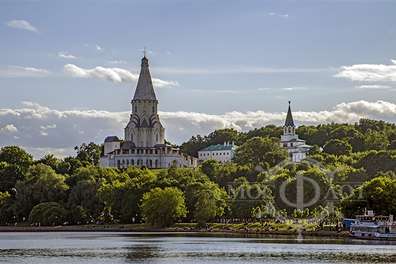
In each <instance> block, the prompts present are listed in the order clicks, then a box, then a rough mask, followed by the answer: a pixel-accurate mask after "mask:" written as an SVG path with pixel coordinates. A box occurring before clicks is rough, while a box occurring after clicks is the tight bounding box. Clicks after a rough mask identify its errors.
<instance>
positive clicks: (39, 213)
mask: <svg viewBox="0 0 396 264" xmlns="http://www.w3.org/2000/svg"><path fill="white" fill-rule="evenodd" d="M66 215H67V211H66V210H65V208H63V207H62V206H61V205H60V204H59V203H55V202H47V203H40V204H38V205H36V206H35V207H33V209H32V211H31V213H30V215H29V221H30V223H32V224H40V225H43V226H48V225H60V224H62V223H63V222H64V221H65V219H66Z"/></svg>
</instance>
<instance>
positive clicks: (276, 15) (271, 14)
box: [268, 12, 289, 18]
mask: <svg viewBox="0 0 396 264" xmlns="http://www.w3.org/2000/svg"><path fill="white" fill-rule="evenodd" d="M268 15H269V16H275V17H281V18H289V14H279V13H275V12H269V13H268Z"/></svg>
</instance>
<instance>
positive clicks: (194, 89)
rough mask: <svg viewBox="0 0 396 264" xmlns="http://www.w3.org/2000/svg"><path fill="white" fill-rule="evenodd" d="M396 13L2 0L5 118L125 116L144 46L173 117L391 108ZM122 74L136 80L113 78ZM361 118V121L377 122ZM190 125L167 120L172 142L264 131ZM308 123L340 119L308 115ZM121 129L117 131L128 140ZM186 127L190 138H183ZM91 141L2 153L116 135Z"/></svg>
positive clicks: (332, 5) (204, 1)
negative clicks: (30, 112) (357, 105)
mask: <svg viewBox="0 0 396 264" xmlns="http://www.w3.org/2000/svg"><path fill="white" fill-rule="evenodd" d="M395 11H396V1H379V0H377V1H374V0H373V1H369V0H349V1H342V0H331V1H330V0H328V1H326V0H317V1H313V0H312V1H304V0H302V1H296V0H295V1H291V0H290V1H286V0H285V1H282V0H281V1H263V0H261V1H254V0H245V1H233V0H227V1H214V0H212V1H210V0H200V1H187V0H186V1H183V0H169V1H165V0H162V1H159V0H158V1H151V0H145V1H122V0H103V1H90V0H84V1H40V0H30V1H28V0H26V1H22V0H12V1H11V0H0V58H1V59H0V90H1V101H0V109H2V110H3V112H5V111H6V110H17V109H19V110H24V109H25V110H26V109H30V108H34V107H36V108H35V109H36V110H37V107H38V105H39V106H40V107H41V109H43V108H47V109H50V110H51V111H52V110H54V111H55V110H56V111H59V112H62V113H63V112H65V111H66V112H67V111H80V112H84V111H88V110H92V111H105V112H108V113H112V114H114V113H125V112H128V111H129V109H130V105H129V101H130V100H131V97H132V94H133V91H134V89H135V85H136V81H135V79H134V78H135V77H134V76H135V74H136V73H137V71H138V69H139V65H140V59H141V57H142V49H143V47H147V50H148V57H149V60H150V66H151V73H152V76H153V77H154V78H157V79H159V80H162V81H165V82H164V83H163V85H159V87H156V92H157V96H158V97H159V99H160V109H161V111H163V112H165V113H167V114H169V115H176V113H179V112H181V111H182V112H185V113H190V114H196V115H197V114H201V115H210V116H215V117H216V118H217V117H219V118H223V119H224V116H225V115H227V113H232V112H237V113H241V114H247V113H260V112H265V113H266V114H268V115H276V114H281V113H282V112H285V111H286V108H287V101H288V100H289V99H290V100H292V102H293V109H294V110H296V111H299V112H301V113H311V114H318V113H322V114H320V115H321V116H323V113H325V112H326V113H327V112H331V113H334V112H336V111H337V109H338V108H337V107H339V106H340V105H341V106H342V105H343V104H345V105H348V104H352V103H354V102H366V103H371V104H375V103H378V102H383V101H384V102H386V103H390V105H391V107H393V106H394V105H393V102H394V100H395V91H396V85H395V82H396V69H395V68H396V66H394V65H396V64H395V63H394V62H392V61H391V60H392V59H396V25H395V24H396V22H395ZM65 65H69V67H65ZM70 65H72V67H70ZM365 65H366V66H365ZM97 67H101V68H97ZM90 69H91V71H89V70H90ZM92 69H93V70H92ZM114 69H116V70H114ZM117 69H122V70H127V71H128V72H130V74H131V76H129V75H128V76H127V77H126V78H125V79H122V78H121V80H115V79H114V78H113V77H114V74H116V77H118V75H117V74H120V71H119V70H117ZM87 73H88V74H87ZM81 74H85V75H84V76H83V77H82V75H81ZM109 76H110V77H109ZM111 76H112V77H111ZM26 101H28V102H31V103H27V104H26V103H22V102H26ZM380 104H381V103H380ZM381 105H382V106H383V105H384V104H381ZM29 107H30V108H29ZM374 108H375V107H374ZM377 108H378V107H377ZM377 108H375V109H377ZM388 108H389V106H388ZM392 109H393V108H392ZM359 111H360V110H359ZM359 111H358V112H357V113H355V116H354V118H355V119H356V118H357V116H368V115H373V116H375V117H376V115H375V114H373V113H372V112H369V113H366V112H364V111H363V112H364V113H363V112H362V111H360V112H359ZM3 116H4V115H3ZM163 116H164V119H165V120H166V114H163ZM297 116H298V114H297ZM336 116H338V115H336ZM389 116H391V114H388V115H385V116H379V118H383V119H389V118H388V117H389ZM174 118H176V117H174ZM260 118H261V119H263V117H262V116H260ZM354 118H352V117H351V119H348V118H346V119H345V122H349V121H351V120H354ZM190 119H191V120H190V121H191V123H192V124H193V126H187V125H185V127H183V126H182V125H181V124H182V122H181V123H177V122H176V121H175V123H174V124H173V123H172V122H169V121H168V123H169V124H168V125H169V126H171V127H170V128H169V129H168V132H167V135H168V137H169V138H171V139H173V140H174V141H176V142H178V143H180V142H182V141H183V140H186V139H187V138H188V135H189V134H191V135H192V134H196V133H198V132H200V133H207V132H209V130H210V129H213V128H218V127H224V126H236V127H237V128H238V126H239V128H241V129H244V128H246V129H247V128H251V127H255V126H257V124H256V123H255V124H254V125H252V124H250V126H247V127H245V125H243V126H241V125H239V124H238V122H239V121H238V122H236V121H235V122H236V123H235V122H234V121H230V120H228V119H227V120H225V121H224V120H223V121H224V122H223V123H221V124H217V123H216V125H213V124H211V123H210V125H208V124H206V123H205V124H201V123H200V125H199V127H195V126H194V124H195V123H194V122H198V121H197V120H195V119H194V120H192V118H190ZM242 119H243V118H242ZM264 119H265V118H264ZM278 119H279V118H277V119H276V120H275V119H271V118H268V120H267V119H266V120H265V122H264V121H263V122H264V123H271V122H272V121H273V122H275V123H276V122H279V120H278ZM311 119H312V118H311ZM233 120H234V119H233ZM301 120H304V121H305V122H312V123H315V122H321V121H324V122H325V121H333V120H330V119H329V120H327V119H326V120H321V119H315V118H313V119H312V120H310V119H309V117H308V115H303V114H301ZM22 121H23V120H19V121H15V122H14V121H13V119H12V118H11V117H9V118H8V119H1V118H0V132H1V131H2V130H1V129H3V132H4V131H6V129H5V127H6V126H7V125H14V127H15V128H16V130H17V131H18V133H22V131H23V128H22V127H23V122H22ZM47 121H48V120H47ZM47 121H45V122H47ZM52 121H53V122H55V121H54V120H52ZM336 121H343V120H342V119H341V120H339V119H336ZM389 121H393V120H389ZM18 122H19V123H20V124H19V123H18ZM40 122H41V121H40ZM40 122H38V121H37V122H36V123H37V124H40V125H39V127H42V126H44V127H45V126H51V125H54V124H52V123H48V124H46V123H45V122H44V123H40ZM56 122H60V121H59V120H58V121H56ZM76 122H77V121H76ZM123 122H124V120H122V121H120V123H119V124H123ZM165 122H166V121H165ZM186 122H187V121H186ZM227 122H231V123H227ZM252 122H253V121H252ZM263 122H262V123H260V122H259V123H258V124H260V125H262V124H264V123H263ZM16 123H18V124H19V126H20V127H18V126H17V124H16ZM36 123H32V124H31V125H32V126H34V125H35V124H36ZM72 123H73V122H72ZM230 124H231V125H230ZM21 126H22V127H21ZM98 126H100V125H99V124H98ZM118 126H121V125H117V126H115V127H114V128H113V129H114V130H112V131H114V133H117V132H115V131H118V130H121V131H120V132H119V133H122V126H121V127H120V128H119V127H118ZM57 127H61V125H60V124H58V126H57ZM8 128H9V126H8ZM99 128H100V127H99ZM99 128H98V129H99ZM180 129H181V130H183V131H184V132H183V133H185V134H183V136H178V135H175V134H178V133H179V132H180V131H181V130H180ZM11 130H12V129H11ZM30 130H32V129H30ZM38 130H40V129H38ZM55 130H56V129H54V131H55ZM26 131H28V129H27V128H25V133H26ZM178 131H179V132H178ZM41 132H42V131H41ZM57 132H59V131H57ZM80 132H81V131H80ZM82 132H83V134H84V135H85V137H78V136H76V135H75V134H73V133H74V132H70V133H71V135H68V136H69V137H70V138H71V139H73V140H65V141H64V142H63V143H62V144H58V143H53V144H52V143H51V144H46V143H45V142H47V141H48V142H49V141H51V140H47V141H46V138H45V137H48V135H49V133H44V134H47V135H46V136H45V135H41V137H43V138H42V142H43V143H42V144H41V145H37V144H35V143H30V142H29V141H28V140H27V139H26V141H23V142H19V141H18V140H21V139H22V138H23V137H25V136H23V135H19V136H15V135H13V136H11V135H9V137H3V140H2V141H1V142H0V144H2V145H6V144H21V145H24V146H27V147H31V148H40V147H42V148H52V147H53V148H67V147H68V145H72V144H76V143H78V142H79V141H83V140H88V139H89V138H90V137H91V138H93V139H94V140H96V141H99V139H100V138H101V137H102V136H104V133H105V132H111V131H105V132H101V133H99V134H98V133H95V134H94V135H91V133H88V131H82ZM15 133H16V132H15ZM36 136H37V135H30V138H35V137H36ZM15 137H17V138H18V139H16V138H15ZM186 137H187V138H186ZM4 138H5V139H4ZM54 142H57V141H56V140H54Z"/></svg>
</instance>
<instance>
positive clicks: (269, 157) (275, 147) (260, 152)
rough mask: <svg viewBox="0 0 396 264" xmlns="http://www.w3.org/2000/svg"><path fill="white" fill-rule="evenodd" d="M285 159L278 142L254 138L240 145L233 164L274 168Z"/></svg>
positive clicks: (285, 154) (265, 138) (283, 150)
mask: <svg viewBox="0 0 396 264" xmlns="http://www.w3.org/2000/svg"><path fill="white" fill-rule="evenodd" d="M286 158H287V152H286V150H285V149H283V148H282V147H281V146H280V143H279V141H277V140H274V139H270V138H267V137H264V138H260V137H254V138H251V139H249V140H248V141H246V142H245V143H244V144H242V145H241V146H240V147H239V148H238V149H237V151H236V153H235V158H234V160H235V162H236V163H239V164H249V165H252V166H258V165H260V166H262V167H263V168H268V167H272V166H275V165H276V164H278V163H280V162H281V161H282V160H284V159H286Z"/></svg>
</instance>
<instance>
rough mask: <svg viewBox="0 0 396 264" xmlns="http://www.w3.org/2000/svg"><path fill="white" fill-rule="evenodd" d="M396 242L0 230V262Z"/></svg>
mask: <svg viewBox="0 0 396 264" xmlns="http://www.w3.org/2000/svg"><path fill="white" fill-rule="evenodd" d="M393 261H396V243H391V242H375V241H362V240H351V239H332V238H302V239H301V238H298V239H297V238H296V237H282V236H277V237H274V236H272V237H269V236H249V237H243V236H233V235H228V236H222V235H215V234H186V233H184V234H183V233H178V234H175V233H169V234H164V233H108V232H106V233H101V232H92V233H89V232H76V233H63V232H59V233H58V232H53V233H0V263H7V264H8V263H30V264H36V263H40V264H47V263H48V264H56V263H68V264H71V263H83V264H84V263H86V264H94V263H95V264H96V263H106V264H109V263H167V264H173V263H191V264H203V263H222V264H224V263H286V264H288V263H373V262H375V263H391V262H393Z"/></svg>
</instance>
